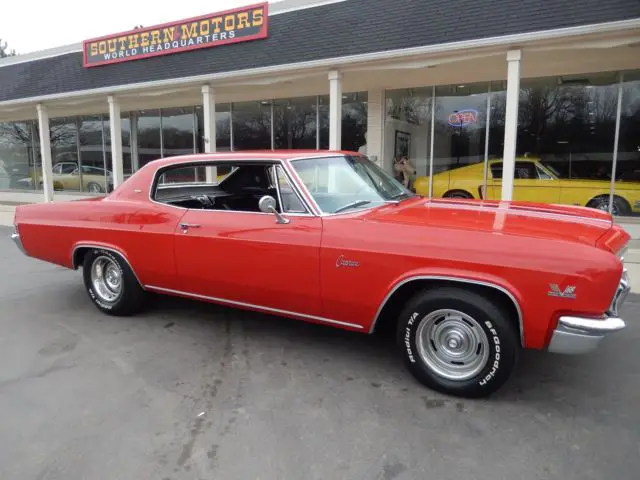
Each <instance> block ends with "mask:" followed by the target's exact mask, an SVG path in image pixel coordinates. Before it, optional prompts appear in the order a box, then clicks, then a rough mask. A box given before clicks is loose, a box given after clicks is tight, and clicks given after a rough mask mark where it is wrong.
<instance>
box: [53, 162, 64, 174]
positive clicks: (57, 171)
mask: <svg viewBox="0 0 640 480" xmlns="http://www.w3.org/2000/svg"><path fill="white" fill-rule="evenodd" d="M53 173H54V174H56V175H60V174H61V173H62V165H60V164H58V165H54V166H53Z"/></svg>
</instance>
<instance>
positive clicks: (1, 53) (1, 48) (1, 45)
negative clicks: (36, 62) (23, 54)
mask: <svg viewBox="0 0 640 480" xmlns="http://www.w3.org/2000/svg"><path fill="white" fill-rule="evenodd" d="M15 54H16V51H15V50H13V49H11V50H9V46H8V45H7V42H3V41H2V38H0V58H4V57H13V56H14V55H15Z"/></svg>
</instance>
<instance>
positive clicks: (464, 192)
mask: <svg viewBox="0 0 640 480" xmlns="http://www.w3.org/2000/svg"><path fill="white" fill-rule="evenodd" d="M454 193H462V194H463V195H465V196H467V197H468V198H473V194H472V193H471V192H468V191H466V190H462V189H461V188H454V189H452V190H448V191H446V192H445V193H444V195H443V197H444V198H447V197H451V195H453V194H454Z"/></svg>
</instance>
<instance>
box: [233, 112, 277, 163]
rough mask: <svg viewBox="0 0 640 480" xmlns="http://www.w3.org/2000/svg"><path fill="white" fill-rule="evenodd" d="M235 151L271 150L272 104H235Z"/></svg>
mask: <svg viewBox="0 0 640 480" xmlns="http://www.w3.org/2000/svg"><path fill="white" fill-rule="evenodd" d="M231 118H232V121H233V149H234V150H236V151H239V150H265V149H266V150H268V149H271V102H269V101H264V102H246V103H234V104H233V106H232V115H231Z"/></svg>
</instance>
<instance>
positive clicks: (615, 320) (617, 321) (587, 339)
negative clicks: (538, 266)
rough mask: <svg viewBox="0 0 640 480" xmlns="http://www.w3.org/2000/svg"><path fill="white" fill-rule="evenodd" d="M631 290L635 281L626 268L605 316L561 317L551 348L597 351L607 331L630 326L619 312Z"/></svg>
mask: <svg viewBox="0 0 640 480" xmlns="http://www.w3.org/2000/svg"><path fill="white" fill-rule="evenodd" d="M630 291H631V281H630V280H629V272H628V271H627V269H626V268H625V269H623V271H622V277H621V278H620V283H619V284H618V288H617V289H616V293H615V294H614V296H613V299H612V300H611V305H610V306H609V310H608V311H607V313H606V315H605V318H584V317H573V316H565V317H560V319H559V320H558V326H557V327H556V329H555V330H554V331H553V335H552V336H551V342H549V347H548V350H549V351H550V352H553V353H564V354H567V355H577V354H581V353H588V352H591V351H593V350H595V349H596V348H597V346H598V344H599V343H600V341H601V340H602V339H603V338H604V337H605V336H606V335H607V334H609V333H613V332H617V331H618V330H622V329H623V328H624V327H625V326H626V324H625V323H624V320H622V319H621V318H619V317H618V312H619V311H620V307H621V306H622V304H623V303H624V301H625V300H626V298H627V295H629V292H630Z"/></svg>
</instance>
